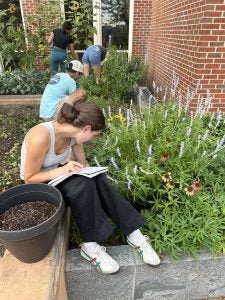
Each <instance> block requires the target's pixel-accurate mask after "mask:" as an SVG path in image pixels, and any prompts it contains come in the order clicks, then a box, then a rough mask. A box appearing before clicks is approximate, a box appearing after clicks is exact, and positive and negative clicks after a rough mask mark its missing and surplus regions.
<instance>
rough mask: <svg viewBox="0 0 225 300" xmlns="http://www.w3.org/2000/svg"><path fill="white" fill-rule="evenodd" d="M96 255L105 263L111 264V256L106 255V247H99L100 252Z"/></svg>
mask: <svg viewBox="0 0 225 300" xmlns="http://www.w3.org/2000/svg"><path fill="white" fill-rule="evenodd" d="M96 255H97V256H98V257H99V258H100V259H102V260H103V261H104V262H105V263H109V262H110V263H111V258H110V256H109V255H108V254H107V253H106V248H105V247H104V246H99V249H98V251H97V252H96Z"/></svg>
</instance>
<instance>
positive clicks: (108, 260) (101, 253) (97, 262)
mask: <svg viewBox="0 0 225 300" xmlns="http://www.w3.org/2000/svg"><path fill="white" fill-rule="evenodd" d="M80 254H81V256H82V257H83V258H85V259H86V260H88V261H89V262H90V263H91V264H92V265H93V266H94V267H95V268H96V269H97V270H98V271H100V272H102V273H104V274H112V273H116V272H118V270H119V268H120V266H119V264H118V263H117V262H116V261H115V260H114V259H112V257H111V256H109V255H108V254H107V253H106V248H105V247H103V246H100V245H97V247H96V251H95V252H93V253H87V252H86V251H85V249H84V248H83V247H82V248H81V251H80Z"/></svg>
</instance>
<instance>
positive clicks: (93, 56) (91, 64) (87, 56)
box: [82, 45, 107, 83]
mask: <svg viewBox="0 0 225 300" xmlns="http://www.w3.org/2000/svg"><path fill="white" fill-rule="evenodd" d="M106 55H107V49H106V48H105V47H103V46H98V45H93V46H89V47H88V48H87V49H86V50H85V52H84V54H83V56H82V62H83V66H84V76H89V73H90V69H91V68H92V69H93V72H94V74H95V76H96V82H97V83H98V82H99V79H100V76H101V63H102V62H103V60H104V59H105V58H106Z"/></svg>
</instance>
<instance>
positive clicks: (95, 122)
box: [20, 103, 160, 273]
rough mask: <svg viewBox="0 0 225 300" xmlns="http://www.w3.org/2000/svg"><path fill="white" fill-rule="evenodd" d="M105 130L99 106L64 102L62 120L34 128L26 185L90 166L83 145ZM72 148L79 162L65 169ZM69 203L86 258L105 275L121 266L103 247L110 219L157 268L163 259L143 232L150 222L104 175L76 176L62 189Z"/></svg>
mask: <svg viewBox="0 0 225 300" xmlns="http://www.w3.org/2000/svg"><path fill="white" fill-rule="evenodd" d="M104 128H105V118H104V115H103V113H102V111H101V109H100V108H99V107H97V106H96V105H95V104H88V103H75V104H74V105H73V106H71V105H69V104H68V103H64V105H63V106H62V108H61V111H60V112H59V115H58V117H57V120H55V121H50V122H45V123H41V124H38V125H36V126H35V127H33V128H31V129H30V131H29V132H28V133H27V135H26V136H25V139H24V142H23V145H22V149H21V172H20V176H21V178H22V179H23V180H24V181H25V182H26V183H40V182H44V183H47V182H49V181H50V180H52V179H54V178H56V177H58V176H60V175H62V174H66V173H68V172H72V171H77V172H79V170H80V169H81V168H82V167H83V166H86V165H87V161H86V158H85V153H84V148H83V144H84V143H86V142H87V141H90V140H91V139H93V138H95V137H97V136H99V135H100V134H101V132H102V130H103V129H104ZM71 146H72V149H73V153H74V157H75V160H73V161H69V162H68V163H67V164H65V165H63V166H60V162H62V161H63V160H64V159H65V158H66V157H67V156H68V151H69V148H70V147H71ZM56 187H57V188H58V189H59V190H60V191H61V193H62V195H63V198H64V201H65V203H66V205H69V206H70V207H71V210H72V216H73V218H74V219H75V221H76V223H77V225H78V227H79V231H80V234H81V238H82V240H83V245H82V248H81V255H82V257H83V258H85V259H86V260H88V261H89V262H90V263H91V264H93V265H94V267H96V268H97V269H98V270H99V271H101V272H103V273H115V272H117V271H118V270H119V264H118V263H117V262H116V261H115V260H114V259H113V258H112V257H110V256H109V255H108V254H107V253H106V250H105V248H104V247H102V246H100V245H99V243H100V242H101V241H103V240H106V239H107V238H108V237H109V236H110V235H111V233H112V231H113V227H112V224H111V222H110V220H109V218H111V219H112V220H113V222H114V223H115V224H116V225H117V226H118V227H119V228H120V229H121V230H122V232H123V233H124V234H125V235H126V236H127V242H128V244H129V245H130V246H132V247H134V248H135V249H137V251H138V253H139V254H141V257H142V258H143V260H144V262H145V263H147V264H150V265H152V266H157V265H159V264H160V259H159V257H158V255H157V254H156V253H155V251H154V250H153V249H152V247H151V246H150V244H149V243H148V241H147V237H146V236H143V235H142V233H141V231H140V230H139V228H140V227H141V226H143V225H144V224H145V220H144V218H143V217H142V216H141V215H140V214H139V213H138V212H137V211H136V210H135V209H134V208H133V206H132V205H131V204H130V203H129V202H128V201H126V200H125V199H124V198H123V197H122V196H121V195H120V194H119V193H118V192H117V191H116V190H114V189H113V187H112V186H111V184H110V183H109V182H108V180H107V178H106V176H105V175H104V174H100V175H98V176H96V177H94V178H86V177H84V176H80V175H72V176H71V177H69V178H67V179H66V180H64V181H63V182H61V183H59V184H58V185H57V186H56Z"/></svg>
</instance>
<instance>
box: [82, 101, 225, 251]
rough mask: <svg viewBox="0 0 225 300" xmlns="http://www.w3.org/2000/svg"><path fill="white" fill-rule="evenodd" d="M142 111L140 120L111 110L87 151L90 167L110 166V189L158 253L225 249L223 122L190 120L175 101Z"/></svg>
mask: <svg viewBox="0 0 225 300" xmlns="http://www.w3.org/2000/svg"><path fill="white" fill-rule="evenodd" d="M142 110H143V111H142V114H141V115H137V114H136V112H134V111H133V110H131V109H129V110H127V111H126V112H124V114H123V115H122V114H121V111H120V112H119V114H117V115H112V112H111V111H110V110H109V111H108V115H107V121H108V131H109V132H108V133H107V135H106V134H104V135H103V137H102V139H100V140H98V142H97V143H94V145H93V144H92V146H86V148H87V153H88V159H89V161H90V162H91V164H93V165H96V164H100V165H102V166H108V167H109V172H108V174H109V178H110V179H111V180H112V183H113V184H114V185H115V188H116V189H117V190H118V191H119V192H121V193H122V194H124V196H126V197H127V198H128V199H129V200H130V201H131V202H132V203H133V204H134V205H135V206H136V207H137V208H138V209H139V210H141V211H142V213H143V214H144V215H145V217H146V219H147V223H146V226H145V227H144V232H145V233H146V234H148V235H149V236H150V238H151V241H152V243H153V244H154V247H155V248H156V250H157V251H158V252H159V253H162V252H163V253H167V254H169V255H172V256H174V257H175V256H177V255H178V254H179V253H183V252H185V253H188V254H192V255H196V254H197V253H199V252H200V251H201V250H202V249H204V248H208V249H210V250H211V251H212V252H214V253H218V252H220V251H221V250H223V248H224V247H225V243H224V229H225V218H224V214H225V196H224V192H225V191H224V168H223V166H224V165H225V159H224V151H223V149H224V147H225V135H223V133H224V129H225V125H224V117H222V116H221V115H220V114H219V115H217V116H215V115H211V116H209V115H207V113H206V114H204V115H202V114H196V115H195V116H192V117H190V116H188V114H187V113H186V112H185V109H183V108H182V107H181V105H179V104H178V103H173V102H169V103H167V104H154V105H152V106H150V107H149V108H145V109H142ZM215 133H216V134H215Z"/></svg>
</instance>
